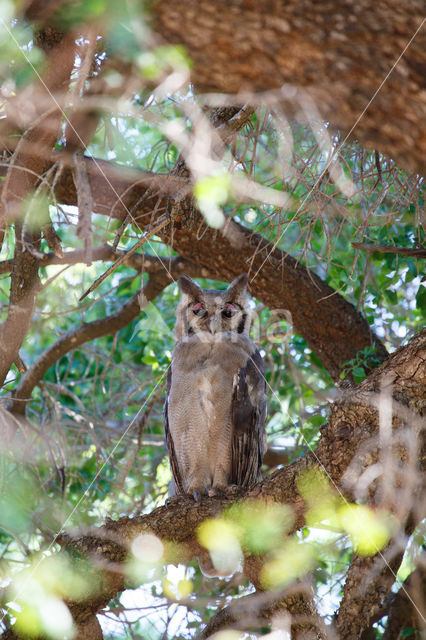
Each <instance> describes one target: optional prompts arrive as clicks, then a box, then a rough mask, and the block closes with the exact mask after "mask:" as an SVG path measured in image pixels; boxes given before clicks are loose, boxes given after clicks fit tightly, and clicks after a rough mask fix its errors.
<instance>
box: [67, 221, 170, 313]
mask: <svg viewBox="0 0 426 640" xmlns="http://www.w3.org/2000/svg"><path fill="white" fill-rule="evenodd" d="M160 220H161V222H160V223H159V224H157V225H156V226H155V227H154V228H153V229H151V231H148V232H147V233H146V234H145V235H144V236H143V237H142V238H141V239H140V240H138V242H136V244H134V245H133V247H132V248H131V249H129V251H127V252H126V253H125V254H124V255H122V256H121V258H119V259H118V260H116V261H115V262H114V264H112V265H111V266H110V267H109V268H108V269H107V270H106V271H105V273H103V274H102V275H101V276H99V278H97V279H96V280H95V282H94V283H93V284H92V285H91V286H90V287H89V288H88V289H87V291H85V292H84V293H83V295H82V296H81V297H80V299H79V302H81V301H82V300H84V298H86V296H88V295H89V293H92V291H94V290H95V289H97V288H98V287H99V285H100V284H101V283H102V282H103V281H104V280H105V278H107V277H108V276H109V275H110V274H111V273H112V272H113V271H115V270H116V269H117V267H119V266H120V265H121V264H123V262H124V261H125V260H126V258H129V257H130V256H131V255H132V254H133V253H135V251H136V249H139V247H141V246H142V245H143V244H144V243H145V242H147V240H149V239H150V238H151V237H152V236H153V235H155V234H156V233H157V232H158V231H160V229H162V228H163V227H165V226H166V224H168V223H169V222H170V219H169V217H168V216H161V218H160Z"/></svg>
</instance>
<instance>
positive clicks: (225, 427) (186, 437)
mask: <svg viewBox="0 0 426 640" xmlns="http://www.w3.org/2000/svg"><path fill="white" fill-rule="evenodd" d="M179 288H180V291H181V300H180V303H179V305H178V307H177V312H176V316H177V318H176V326H175V331H176V345H175V348H174V350H173V355H172V362H171V365H170V368H169V371H168V377H167V398H166V403H165V432H166V443H167V448H168V452H169V458H170V465H171V469H172V474H173V482H172V486H171V487H170V492H169V493H170V495H176V494H192V495H193V496H194V498H195V499H197V500H198V499H200V497H201V495H206V494H207V495H209V496H212V495H215V494H217V493H218V492H219V491H220V490H223V489H225V487H227V486H229V485H237V486H240V487H249V486H250V485H252V484H254V483H255V482H257V481H258V480H259V479H260V468H261V465H262V459H263V454H264V451H265V447H266V435H265V421H266V382H265V376H264V369H263V362H262V357H261V355H260V353H259V351H258V350H257V348H256V346H255V344H254V342H253V341H252V340H251V339H250V336H249V331H250V323H251V314H250V309H249V305H248V297H247V275H246V274H242V275H240V276H239V277H237V278H236V279H235V280H233V282H232V283H231V284H230V285H229V287H228V288H227V289H226V290H225V291H216V290H204V289H201V288H200V287H199V286H198V284H196V282H194V281H193V280H192V279H191V278H189V277H188V276H181V277H180V278H179Z"/></svg>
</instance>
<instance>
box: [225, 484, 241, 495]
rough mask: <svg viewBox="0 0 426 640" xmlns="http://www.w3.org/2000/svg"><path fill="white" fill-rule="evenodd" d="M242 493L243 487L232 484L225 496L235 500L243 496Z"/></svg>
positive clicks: (226, 490) (226, 489)
mask: <svg viewBox="0 0 426 640" xmlns="http://www.w3.org/2000/svg"><path fill="white" fill-rule="evenodd" d="M241 493H242V491H241V487H240V486H238V485H237V484H230V485H229V486H228V487H226V488H225V489H224V494H225V496H226V497H227V498H235V497H236V496H239V495H241Z"/></svg>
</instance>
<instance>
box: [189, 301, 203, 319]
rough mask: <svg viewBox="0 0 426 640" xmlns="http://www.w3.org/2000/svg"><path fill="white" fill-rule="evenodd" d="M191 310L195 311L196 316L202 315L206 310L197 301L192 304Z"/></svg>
mask: <svg viewBox="0 0 426 640" xmlns="http://www.w3.org/2000/svg"><path fill="white" fill-rule="evenodd" d="M192 312H193V313H195V315H196V316H203V315H204V314H205V313H206V310H205V309H204V305H203V304H202V303H201V302H197V303H196V304H194V305H193V307H192Z"/></svg>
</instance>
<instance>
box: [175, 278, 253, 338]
mask: <svg viewBox="0 0 426 640" xmlns="http://www.w3.org/2000/svg"><path fill="white" fill-rule="evenodd" d="M178 284H179V288H180V291H181V294H182V297H181V300H180V303H179V305H178V308H177V311H176V316H177V318H176V327H175V329H176V338H177V339H178V340H180V339H181V338H183V337H185V336H190V335H193V334H195V333H201V332H208V333H210V334H218V333H221V332H224V331H230V332H232V333H237V334H245V335H248V334H249V331H250V322H251V314H250V309H249V305H248V299H247V274H246V273H243V274H241V275H240V276H238V277H237V278H235V280H233V281H232V282H231V284H230V285H229V287H228V288H227V289H226V290H225V291H217V290H215V289H201V287H199V286H198V284H197V283H196V282H194V280H192V279H191V278H189V277H188V276H181V277H180V278H179V281H178Z"/></svg>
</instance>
